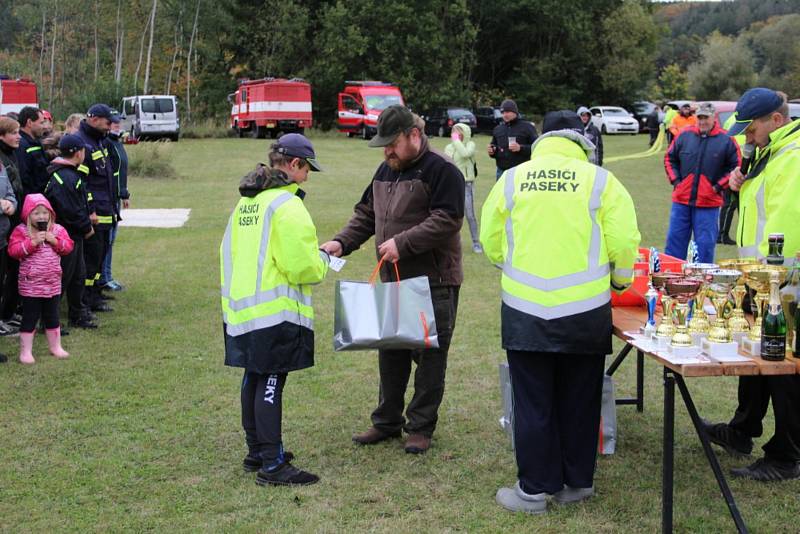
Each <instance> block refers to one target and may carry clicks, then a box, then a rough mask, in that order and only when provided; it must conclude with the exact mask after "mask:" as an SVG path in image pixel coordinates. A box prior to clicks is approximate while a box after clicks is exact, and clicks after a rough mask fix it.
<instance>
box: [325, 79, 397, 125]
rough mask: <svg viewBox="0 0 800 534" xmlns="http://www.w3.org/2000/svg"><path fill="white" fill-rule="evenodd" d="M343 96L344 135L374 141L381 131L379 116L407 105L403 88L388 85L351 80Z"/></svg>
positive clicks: (339, 120)
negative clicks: (398, 105)
mask: <svg viewBox="0 0 800 534" xmlns="http://www.w3.org/2000/svg"><path fill="white" fill-rule="evenodd" d="M345 83H346V84H347V86H346V87H345V88H344V91H343V92H341V93H339V107H338V118H337V121H336V124H337V126H338V128H339V131H340V132H346V133H347V135H348V136H349V137H353V136H356V135H360V136H362V137H363V138H364V139H370V138H371V137H372V136H373V135H375V132H376V131H377V128H378V115H380V114H381V111H383V110H384V109H386V108H388V107H389V106H392V105H394V104H400V105H405V104H404V102H403V95H402V94H401V93H400V89H399V88H398V87H397V86H396V85H394V84H392V83H386V82H375V81H347V82H345Z"/></svg>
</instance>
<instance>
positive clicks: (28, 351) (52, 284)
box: [8, 193, 73, 364]
mask: <svg viewBox="0 0 800 534" xmlns="http://www.w3.org/2000/svg"><path fill="white" fill-rule="evenodd" d="M22 220H23V222H22V223H21V224H19V225H18V226H17V227H16V228H14V231H13V232H11V239H10V240H9V244H8V254H9V255H10V256H11V257H12V258H14V259H17V260H19V262H20V264H19V294H20V296H21V297H22V325H21V326H20V328H19V344H20V352H19V361H20V362H21V363H24V364H32V363H36V360H35V359H34V358H33V353H32V348H33V335H34V333H35V332H36V323H38V322H39V319H40V318H41V319H42V322H43V323H44V328H45V334H46V335H47V343H48V345H49V348H50V352H51V353H52V354H53V356H55V357H56V358H66V357H67V356H69V353H68V352H66V351H65V350H64V349H63V348H62V347H61V325H60V324H59V322H58V300H59V297H60V296H61V256H64V255H66V254H69V253H70V252H71V251H72V247H73V241H72V239H70V237H69V234H68V233H67V230H66V229H65V228H64V227H63V226H61V225H60V224H56V216H55V213H54V212H53V208H52V207H51V206H50V203H49V202H48V201H47V199H46V198H45V197H44V195H40V194H38V193H32V194H30V195H28V196H26V197H25V203H24V204H23V206H22Z"/></svg>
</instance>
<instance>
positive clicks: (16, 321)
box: [3, 313, 22, 328]
mask: <svg viewBox="0 0 800 534" xmlns="http://www.w3.org/2000/svg"><path fill="white" fill-rule="evenodd" d="M3 322H4V323H5V324H7V325H8V326H15V327H17V328H19V327H20V325H21V324H22V316H21V315H20V314H18V313H15V314H14V315H12V316H11V317H10V318H9V319H6V320H5V321H3Z"/></svg>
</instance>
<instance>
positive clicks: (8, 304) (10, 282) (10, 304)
mask: <svg viewBox="0 0 800 534" xmlns="http://www.w3.org/2000/svg"><path fill="white" fill-rule="evenodd" d="M3 256H5V262H6V268H5V280H3V311H2V314H0V319H2V320H3V321H7V320H9V319H11V316H12V315H14V314H15V313H17V309H18V308H19V261H17V260H15V259H14V258H12V257H11V256H9V255H8V248H6V249H5V250H3Z"/></svg>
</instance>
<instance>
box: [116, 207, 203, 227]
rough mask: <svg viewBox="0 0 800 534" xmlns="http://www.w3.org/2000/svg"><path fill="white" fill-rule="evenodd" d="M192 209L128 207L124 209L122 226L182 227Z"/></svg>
mask: <svg viewBox="0 0 800 534" xmlns="http://www.w3.org/2000/svg"><path fill="white" fill-rule="evenodd" d="M191 212H192V210H191V209H188V208H174V209H127V210H122V221H120V223H119V225H120V226H128V227H139V228H180V227H181V226H183V225H184V224H186V221H188V220H189V215H190V214H191Z"/></svg>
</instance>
